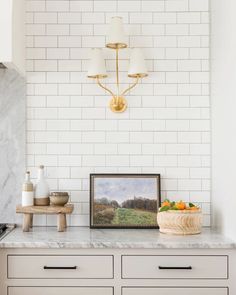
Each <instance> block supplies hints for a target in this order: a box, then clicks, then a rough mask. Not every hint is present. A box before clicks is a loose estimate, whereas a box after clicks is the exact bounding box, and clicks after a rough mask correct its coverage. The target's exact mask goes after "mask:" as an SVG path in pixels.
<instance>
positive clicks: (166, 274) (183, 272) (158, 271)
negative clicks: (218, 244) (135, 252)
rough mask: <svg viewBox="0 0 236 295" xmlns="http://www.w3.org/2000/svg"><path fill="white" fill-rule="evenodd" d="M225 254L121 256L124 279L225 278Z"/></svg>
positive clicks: (226, 272) (226, 261) (226, 262)
mask: <svg viewBox="0 0 236 295" xmlns="http://www.w3.org/2000/svg"><path fill="white" fill-rule="evenodd" d="M227 277H228V257H227V256H126V255H124V256H122V278H124V279H226V278H227Z"/></svg>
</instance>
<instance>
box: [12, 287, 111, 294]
mask: <svg viewBox="0 0 236 295" xmlns="http://www.w3.org/2000/svg"><path fill="white" fill-rule="evenodd" d="M65 294H66V295H113V288H111V287H9V288H8V295H65Z"/></svg>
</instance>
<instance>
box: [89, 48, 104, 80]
mask: <svg viewBox="0 0 236 295" xmlns="http://www.w3.org/2000/svg"><path fill="white" fill-rule="evenodd" d="M87 76H88V77H89V78H106V77H107V72H106V66H105V60H104V57H103V54H102V50H101V49H99V48H94V49H92V53H91V59H90V62H89V65H88V73H87Z"/></svg>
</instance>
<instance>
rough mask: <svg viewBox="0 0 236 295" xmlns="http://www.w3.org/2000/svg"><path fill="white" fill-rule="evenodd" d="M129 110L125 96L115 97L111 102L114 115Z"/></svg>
mask: <svg viewBox="0 0 236 295" xmlns="http://www.w3.org/2000/svg"><path fill="white" fill-rule="evenodd" d="M126 108H127V101H126V99H125V98H124V97H123V96H118V97H113V98H112V99H111V101H110V109H111V110H112V112H114V113H122V112H124V111H125V110H126Z"/></svg>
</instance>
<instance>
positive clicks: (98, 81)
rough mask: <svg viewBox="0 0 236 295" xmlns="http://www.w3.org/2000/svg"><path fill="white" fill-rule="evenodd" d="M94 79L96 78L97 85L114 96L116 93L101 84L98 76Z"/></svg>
mask: <svg viewBox="0 0 236 295" xmlns="http://www.w3.org/2000/svg"><path fill="white" fill-rule="evenodd" d="M96 80H97V83H98V85H99V86H100V87H101V88H103V89H105V90H106V91H107V92H109V93H110V94H111V95H112V97H116V95H115V94H114V93H113V92H112V91H111V90H110V89H108V88H107V87H105V86H104V85H102V83H101V82H100V80H99V78H98V77H97V78H96Z"/></svg>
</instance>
